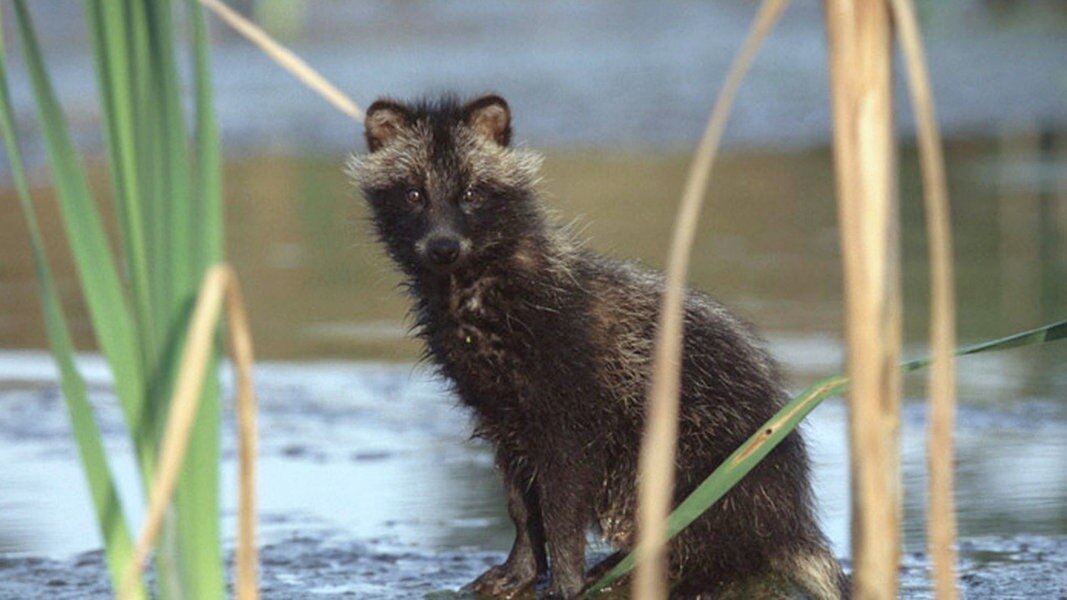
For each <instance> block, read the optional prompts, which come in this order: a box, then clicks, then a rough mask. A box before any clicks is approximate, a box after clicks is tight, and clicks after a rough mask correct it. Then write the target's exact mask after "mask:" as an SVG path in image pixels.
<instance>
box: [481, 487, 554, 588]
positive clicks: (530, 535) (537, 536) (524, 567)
mask: <svg viewBox="0 0 1067 600" xmlns="http://www.w3.org/2000/svg"><path fill="white" fill-rule="evenodd" d="M504 482H505V487H506V488H507V493H508V514H509V516H510V517H511V521H512V523H514V524H515V542H514V544H512V546H511V552H510V553H509V554H508V558H507V560H505V561H504V563H503V564H500V565H497V566H495V567H492V568H491V569H489V570H488V571H486V572H485V573H482V575H481V576H479V577H478V578H477V579H475V580H474V582H472V583H471V584H470V585H469V586H467V587H468V588H469V589H470V590H471V591H474V592H476V593H478V594H481V595H484V596H492V597H494V598H512V597H514V596H516V595H517V594H520V593H523V592H526V591H532V590H533V588H534V585H535V584H536V583H537V577H538V576H539V575H542V574H544V573H546V572H547V570H548V560H547V558H546V556H545V532H544V528H543V526H542V523H541V508H540V506H539V501H538V495H537V488H536V487H535V486H534V484H533V482H532V481H531V480H530V479H529V478H526V477H516V476H512V475H510V474H508V473H507V472H506V471H505V476H504Z"/></svg>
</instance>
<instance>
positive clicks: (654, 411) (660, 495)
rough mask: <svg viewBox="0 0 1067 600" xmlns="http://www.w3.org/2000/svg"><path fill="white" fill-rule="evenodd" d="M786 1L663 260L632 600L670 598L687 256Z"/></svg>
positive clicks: (770, 7)
mask: <svg viewBox="0 0 1067 600" xmlns="http://www.w3.org/2000/svg"><path fill="white" fill-rule="evenodd" d="M788 4H789V2H788V0H764V2H763V4H762V5H761V6H760V9H759V12H758V13H757V15H756V18H755V20H754V21H753V24H752V28H751V29H750V30H749V33H748V37H747V38H746V39H745V42H744V45H743V46H742V47H741V50H740V51H739V52H738V54H737V56H736V57H735V58H734V61H733V64H732V65H731V66H730V70H729V72H728V73H727V75H726V81H725V82H724V83H723V87H722V90H721V91H720V92H719V97H718V98H717V99H716V101H715V106H714V108H713V109H712V111H711V116H710V117H709V119H708V125H707V128H706V129H705V131H704V135H703V137H702V138H701V140H700V144H699V146H698V147H697V151H696V153H695V154H694V156H693V160H692V162H691V163H690V166H689V172H688V174H687V177H686V184H685V190H684V192H683V194H682V200H681V205H680V207H679V209H678V214H677V216H676V217H675V222H674V230H673V233H672V234H671V247H670V251H669V253H668V255H667V269H666V282H665V284H664V291H663V301H662V305H661V308H660V314H659V322H658V324H657V329H656V342H655V344H656V345H655V355H654V362H653V369H652V382H651V386H650V391H649V399H648V411H647V421H646V424H645V433H644V436H643V439H642V442H641V456H640V462H639V466H638V532H639V536H640V537H639V540H638V545H637V552H638V555H637V556H638V560H637V565H636V573H635V575H634V587H633V597H634V598H638V599H640V600H650V599H658V598H666V597H667V581H666V576H665V575H666V542H667V528H666V520H667V515H668V514H669V513H670V509H671V499H672V498H673V496H674V454H675V449H676V445H677V437H678V393H679V387H680V384H681V354H682V335H683V332H682V317H683V312H682V304H683V296H684V293H685V280H686V273H687V272H688V270H689V255H690V253H691V251H692V247H693V239H694V238H695V236H696V228H697V223H698V221H699V217H700V209H701V204H702V202H703V199H704V196H705V195H706V192H707V187H708V181H709V179H710V177H711V167H712V165H713V164H714V162H715V156H716V154H717V153H718V147H719V141H720V140H721V139H722V132H723V129H724V128H725V126H726V118H727V116H728V115H729V114H730V108H731V107H732V106H733V102H734V98H735V97H736V96H737V90H738V88H739V87H740V85H741V81H742V80H743V79H744V76H745V73H746V72H747V71H748V68H749V66H750V65H751V64H752V60H753V58H754V57H755V54H756V51H757V50H758V49H759V47H760V45H761V44H762V43H763V40H764V38H765V37H766V36H767V34H768V33H769V32H770V31H771V29H772V28H773V27H774V24H775V23H776V22H777V20H778V17H779V16H780V15H781V13H782V11H783V10H784V9H785V7H786V6H787V5H788Z"/></svg>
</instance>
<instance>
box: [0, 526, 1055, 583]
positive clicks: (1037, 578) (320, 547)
mask: <svg viewBox="0 0 1067 600" xmlns="http://www.w3.org/2000/svg"><path fill="white" fill-rule="evenodd" d="M345 537H346V536H345V535H344V534H341V533H337V534H332V535H330V534H324V535H316V536H302V535H295V536H293V537H290V538H288V539H285V540H280V541H278V542H276V543H273V544H268V545H266V546H264V547H263V548H262V551H261V552H262V554H261V564H262V576H261V589H262V592H263V595H264V597H266V598H272V599H278V600H289V599H297V598H322V597H340V598H377V599H381V600H394V599H395V600H400V599H406V598H435V599H448V598H468V597H469V596H467V595H465V594H463V593H461V592H459V591H458V590H459V589H460V588H461V587H462V586H463V585H465V584H466V583H468V582H469V581H471V580H472V579H473V578H474V577H476V576H477V575H478V574H480V573H481V572H482V571H484V570H485V569H486V568H488V567H489V566H491V565H493V564H496V563H497V562H499V561H501V560H502V559H503V557H504V556H503V554H501V553H495V552H425V551H420V550H417V549H404V548H396V549H390V550H386V551H383V550H381V549H376V548H375V547H374V544H373V543H361V542H356V541H353V540H351V539H345ZM960 559H961V573H960V587H961V589H962V591H963V594H964V597H965V598H968V599H970V600H982V599H989V600H1011V599H1038V598H1040V599H1047V600H1056V599H1063V598H1067V537H1063V536H1060V537H1036V536H1025V537H1016V538H995V537H988V538H978V539H970V540H965V541H964V542H963V543H962V544H961V545H960ZM926 569H927V567H926V561H925V557H924V556H923V555H921V554H912V555H909V556H908V557H907V559H906V562H905V565H904V566H903V567H902V571H901V592H902V596H903V597H905V598H913V599H925V598H932V597H933V595H932V593H931V592H930V591H929V588H928V585H927V582H926ZM110 593H111V592H110V585H109V582H108V578H107V574H106V572H105V567H104V562H103V555H102V554H101V553H100V552H99V551H93V552H86V553H83V554H80V555H78V556H75V557H73V558H71V559H68V560H50V559H43V558H6V559H3V558H0V599H3V600H8V599H10V600H16V599H18V600H22V599H25V598H44V597H47V598H53V599H55V600H67V599H69V600H76V599H78V600H81V599H88V600H93V599H97V598H99V599H101V600H103V599H105V598H110V597H111V596H110Z"/></svg>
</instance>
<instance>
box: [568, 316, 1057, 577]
mask: <svg viewBox="0 0 1067 600" xmlns="http://www.w3.org/2000/svg"><path fill="white" fill-rule="evenodd" d="M1063 339H1067V320H1063V321H1058V322H1056V323H1050V324H1048V325H1045V326H1042V327H1038V328H1037V329H1032V330H1030V331H1024V332H1022V333H1017V334H1014V335H1010V336H1008V337H1003V338H998V339H995V340H990V341H987V342H982V343H980V344H975V345H972V346H967V347H965V348H960V349H958V350H957V351H956V352H955V356H968V355H972V354H983V353H986V352H1000V351H1003V350H1009V349H1012V348H1020V347H1023V346H1031V345H1035V344H1046V343H1049V342H1054V341H1057V340H1063ZM932 361H933V359H931V358H924V359H919V360H913V361H909V362H906V363H903V364H901V365H900V369H901V371H903V372H912V371H917V370H919V369H922V368H924V367H926V366H928V365H930V363H931V362H932ZM848 387H849V380H848V377H845V376H844V375H834V376H833V377H827V378H825V379H821V380H819V381H817V382H815V383H814V384H812V385H811V386H809V387H808V388H807V389H805V390H804V391H803V392H801V393H800V394H798V395H797V396H796V397H795V398H794V399H793V400H792V401H791V402H790V403H789V404H787V405H786V406H784V407H783V408H782V409H781V410H780V411H778V412H777V413H776V414H775V415H774V416H773V417H772V418H771V419H770V420H769V421H767V422H766V423H764V425H763V426H762V427H761V428H760V429H759V430H758V431H756V432H755V433H753V434H752V436H751V437H749V438H748V440H746V441H745V443H744V444H742V445H741V446H740V447H738V449H737V450H735V451H734V452H733V454H731V455H730V456H729V457H728V458H727V459H726V460H725V461H724V462H723V463H722V465H720V466H719V467H718V468H717V469H715V471H714V472H713V473H712V474H711V475H709V476H708V477H707V478H706V479H705V480H704V481H703V482H702V483H701V484H700V485H699V486H698V487H697V489H695V490H693V493H692V494H690V495H689V496H688V497H686V499H685V500H683V501H682V502H681V503H680V504H679V505H678V507H677V508H676V509H675V510H674V512H672V513H671V516H670V517H669V518H668V520H667V533H668V535H669V536H670V537H674V536H676V535H678V533H679V532H681V531H682V530H683V529H685V528H686V527H688V526H689V524H690V523H692V522H693V521H695V520H696V519H697V517H699V516H700V515H702V514H703V513H704V512H705V511H707V510H708V509H709V508H710V507H711V506H712V505H713V504H715V503H716V502H718V501H719V499H720V498H722V497H723V496H724V495H725V494H726V492H728V491H730V489H731V488H732V487H733V486H734V485H735V484H736V483H737V482H738V481H740V480H741V478H742V477H744V476H745V475H747V474H748V472H749V471H751V470H752V469H753V468H755V467H756V465H758V464H759V462H760V461H761V460H762V459H763V457H764V456H766V455H767V454H768V453H769V452H770V451H771V450H773V449H774V448H775V446H777V445H778V444H779V443H780V442H781V441H782V440H783V439H785V436H787V435H789V434H790V433H791V432H792V431H793V430H794V429H796V427H797V426H798V425H800V422H801V421H803V420H804V418H805V417H807V416H808V414H809V413H811V411H812V410H814V408H815V407H816V406H818V405H819V404H821V403H822V402H823V400H826V399H827V398H830V397H833V396H837V395H839V394H841V393H842V392H844V391H845V390H846V389H848ZM724 543H728V542H724ZM635 559H636V556H635V553H631V554H630V555H629V556H627V557H626V558H625V559H623V560H622V561H621V562H619V564H617V565H616V566H615V567H614V568H613V569H611V570H610V571H608V572H607V573H605V574H604V576H603V577H602V578H600V580H598V581H597V582H596V583H595V584H594V585H593V586H591V587H590V588H589V590H588V591H587V592H586V594H585V596H586V597H591V595H592V594H593V593H595V592H597V591H600V590H602V589H604V588H606V587H608V586H610V585H612V584H613V583H615V582H616V581H618V580H619V579H620V578H621V577H622V576H624V575H626V574H627V573H629V572H630V571H631V570H632V569H633V567H634V563H635Z"/></svg>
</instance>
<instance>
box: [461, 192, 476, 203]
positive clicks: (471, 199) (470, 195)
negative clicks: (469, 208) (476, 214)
mask: <svg viewBox="0 0 1067 600" xmlns="http://www.w3.org/2000/svg"><path fill="white" fill-rule="evenodd" d="M461 200H462V202H463V203H464V204H474V203H475V202H477V201H478V196H476V195H475V194H474V190H473V189H471V188H467V189H466V191H464V192H463V197H462V198H461Z"/></svg>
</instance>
